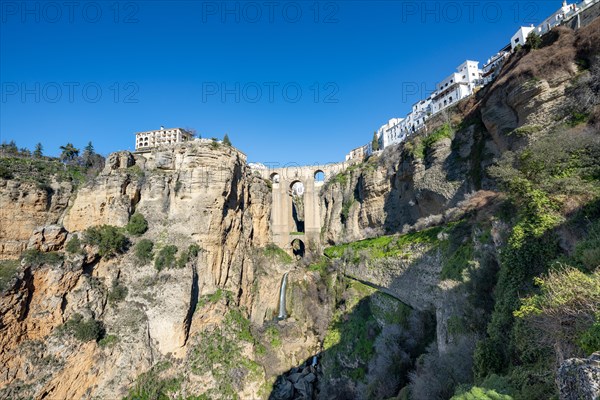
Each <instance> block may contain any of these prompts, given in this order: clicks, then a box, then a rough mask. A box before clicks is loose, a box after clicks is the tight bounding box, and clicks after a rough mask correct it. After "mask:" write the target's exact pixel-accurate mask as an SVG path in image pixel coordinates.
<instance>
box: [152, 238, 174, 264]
mask: <svg viewBox="0 0 600 400" xmlns="http://www.w3.org/2000/svg"><path fill="white" fill-rule="evenodd" d="M176 254H177V246H174V245H172V244H168V245H166V246H165V247H163V248H162V249H160V251H159V252H158V255H157V256H156V260H154V266H155V267H156V269H157V270H159V271H162V270H163V269H165V268H173V267H174V266H175V265H176V263H175V255H176Z"/></svg>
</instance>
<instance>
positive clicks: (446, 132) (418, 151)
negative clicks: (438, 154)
mask: <svg viewBox="0 0 600 400" xmlns="http://www.w3.org/2000/svg"><path fill="white" fill-rule="evenodd" d="M453 136H454V130H453V129H452V127H451V126H450V124H444V125H442V126H441V127H439V128H438V129H436V130H435V131H433V132H432V133H431V134H430V135H427V136H424V137H417V138H415V139H414V140H413V141H411V142H407V143H406V144H405V145H404V149H405V150H406V151H407V152H408V153H409V154H410V155H411V156H412V157H413V158H416V159H424V158H425V156H426V155H427V153H428V152H429V150H430V149H431V147H432V146H433V145H434V144H435V143H437V142H439V141H440V140H442V139H445V138H450V139H452V137H453Z"/></svg>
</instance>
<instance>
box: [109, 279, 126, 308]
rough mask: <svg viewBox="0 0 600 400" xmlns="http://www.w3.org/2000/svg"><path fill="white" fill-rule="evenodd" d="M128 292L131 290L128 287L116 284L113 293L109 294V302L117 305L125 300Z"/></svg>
mask: <svg viewBox="0 0 600 400" xmlns="http://www.w3.org/2000/svg"><path fill="white" fill-rule="evenodd" d="M128 292H129V289H127V286H125V285H121V284H119V283H115V284H114V285H113V287H112V289H111V291H110V292H109V293H108V301H109V302H111V303H112V304H116V303H118V302H120V301H122V300H125V297H127V293H128Z"/></svg>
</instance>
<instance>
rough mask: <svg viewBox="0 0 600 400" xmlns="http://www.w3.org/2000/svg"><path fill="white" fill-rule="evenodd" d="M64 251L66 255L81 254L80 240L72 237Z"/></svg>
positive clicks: (74, 236) (75, 236) (77, 237)
mask: <svg viewBox="0 0 600 400" xmlns="http://www.w3.org/2000/svg"><path fill="white" fill-rule="evenodd" d="M65 250H66V251H67V252H68V253H72V254H77V253H80V252H81V240H79V236H77V235H73V239H71V240H69V242H68V243H67V245H66V246H65Z"/></svg>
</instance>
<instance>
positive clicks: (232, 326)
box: [190, 309, 264, 399]
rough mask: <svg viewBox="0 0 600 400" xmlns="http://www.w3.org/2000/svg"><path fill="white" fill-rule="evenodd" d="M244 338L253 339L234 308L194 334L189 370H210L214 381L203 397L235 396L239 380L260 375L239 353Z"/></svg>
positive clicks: (257, 368) (261, 372)
mask: <svg viewBox="0 0 600 400" xmlns="http://www.w3.org/2000/svg"><path fill="white" fill-rule="evenodd" d="M244 342H245V343H251V344H255V343H256V341H255V339H254V337H253V336H252V333H251V332H250V321H248V320H247V319H246V318H245V317H244V316H243V314H242V313H241V311H239V310H236V309H232V310H230V311H229V313H228V314H227V315H226V316H225V320H224V323H223V324H222V325H220V326H216V327H215V328H214V330H212V331H204V332H201V333H200V334H199V335H197V336H196V344H195V346H194V347H193V349H192V352H191V355H190V363H191V370H192V372H193V373H194V374H198V375H202V374H206V373H211V374H212V376H213V378H214V379H215V381H216V388H215V389H211V390H209V391H208V392H207V393H206V395H207V398H211V399H237V398H238V395H237V393H238V390H239V389H240V388H241V384H242V382H247V381H249V380H259V379H263V378H264V374H263V371H262V368H261V367H260V366H259V365H258V364H257V363H255V362H254V361H251V360H249V359H247V358H245V357H244V356H243V355H242V345H243V343H244Z"/></svg>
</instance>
